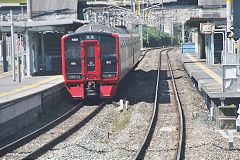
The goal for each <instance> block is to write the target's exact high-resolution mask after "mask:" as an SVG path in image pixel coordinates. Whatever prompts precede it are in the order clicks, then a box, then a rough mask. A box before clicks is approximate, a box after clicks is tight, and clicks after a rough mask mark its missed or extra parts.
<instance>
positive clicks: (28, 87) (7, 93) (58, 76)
mask: <svg viewBox="0 0 240 160" xmlns="http://www.w3.org/2000/svg"><path fill="white" fill-rule="evenodd" d="M60 77H62V75H57V76H54V77H51V78H49V79H46V80H44V81H41V82H38V83H35V84H32V85H28V86H25V87H23V88H20V89H17V90H14V91H10V92H6V93H3V94H0V97H3V96H8V95H11V94H13V93H18V92H21V91H25V90H27V89H30V88H33V87H37V86H39V85H41V84H44V83H47V82H50V81H53V80H55V79H57V78H60Z"/></svg>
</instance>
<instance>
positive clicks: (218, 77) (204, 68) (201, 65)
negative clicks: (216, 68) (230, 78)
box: [185, 53, 222, 84]
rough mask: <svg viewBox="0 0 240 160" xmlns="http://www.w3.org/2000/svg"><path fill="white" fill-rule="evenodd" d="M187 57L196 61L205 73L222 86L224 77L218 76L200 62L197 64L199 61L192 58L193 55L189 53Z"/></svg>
mask: <svg viewBox="0 0 240 160" xmlns="http://www.w3.org/2000/svg"><path fill="white" fill-rule="evenodd" d="M185 55H186V56H187V57H188V58H190V59H191V60H192V61H195V64H196V65H197V66H198V67H200V68H201V69H202V70H203V71H204V72H206V73H207V74H208V75H209V76H211V77H212V78H213V79H215V80H216V81H217V82H218V83H219V84H222V77H220V76H219V75H218V74H216V73H215V72H213V71H211V70H210V69H209V68H207V67H206V66H204V65H203V64H202V63H200V62H196V61H197V59H196V58H194V57H193V56H191V54H190V53H189V54H188V53H185Z"/></svg>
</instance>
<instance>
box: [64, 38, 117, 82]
mask: <svg viewBox="0 0 240 160" xmlns="http://www.w3.org/2000/svg"><path fill="white" fill-rule="evenodd" d="M84 41H99V42H100V61H101V62H100V64H101V65H100V66H101V73H99V74H100V75H101V78H102V79H113V78H116V75H117V54H116V53H117V50H116V38H115V37H113V36H112V35H102V34H100V35H85V34H80V35H74V36H71V35H70V36H69V37H68V38H66V39H65V40H64V48H65V52H64V53H65V69H66V76H67V79H68V80H80V79H82V78H83V76H82V73H83V69H84V68H83V67H84V66H83V64H82V60H83V58H84V57H83V55H82V53H81V43H82V42H84ZM89 47H90V46H89ZM91 53H92V52H91ZM87 54H88V53H87ZM89 56H90V55H87V57H89ZM92 70H93V69H92Z"/></svg>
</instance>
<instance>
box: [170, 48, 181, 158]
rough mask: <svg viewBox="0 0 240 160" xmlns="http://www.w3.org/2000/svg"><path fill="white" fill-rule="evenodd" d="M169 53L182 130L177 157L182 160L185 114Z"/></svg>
mask: <svg viewBox="0 0 240 160" xmlns="http://www.w3.org/2000/svg"><path fill="white" fill-rule="evenodd" d="M166 55H167V59H168V66H169V70H170V74H171V77H172V83H173V88H174V92H175V97H176V100H177V103H178V111H179V119H180V131H179V142H178V149H177V156H176V159H177V160H180V159H183V156H184V153H183V152H184V151H183V150H184V148H183V134H184V115H183V109H182V104H181V101H180V98H179V95H178V90H177V87H176V83H175V78H174V75H173V71H172V65H171V62H170V59H169V56H168V51H167V53H166Z"/></svg>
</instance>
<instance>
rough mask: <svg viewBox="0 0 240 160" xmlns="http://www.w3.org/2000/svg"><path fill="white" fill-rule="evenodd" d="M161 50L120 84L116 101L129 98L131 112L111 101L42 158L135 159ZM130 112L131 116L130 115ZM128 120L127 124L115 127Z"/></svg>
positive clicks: (144, 61) (151, 98) (143, 131)
mask: <svg viewBox="0 0 240 160" xmlns="http://www.w3.org/2000/svg"><path fill="white" fill-rule="evenodd" d="M158 54H159V51H156V50H155V51H151V52H150V53H148V54H147V55H146V57H145V58H144V59H143V61H142V62H141V63H140V64H139V65H138V66H137V68H136V69H135V71H132V72H131V73H130V74H129V75H128V76H127V77H126V78H125V79H124V80H123V81H122V82H121V84H120V85H119V88H118V93H117V95H116V98H115V99H114V101H116V102H118V101H119V100H120V99H125V98H126V99H127V100H129V103H130V108H129V110H128V111H124V112H121V113H120V112H119V111H117V109H116V108H115V107H114V106H113V105H112V104H109V105H107V106H105V107H104V109H103V110H102V111H101V112H100V113H99V114H98V115H97V116H96V117H94V118H93V119H92V120H91V121H90V122H89V123H88V124H87V125H85V126H84V127H83V128H81V129H80V130H79V131H78V132H76V133H75V134H74V135H72V136H71V137H70V138H68V139H67V140H66V141H64V142H63V143H60V144H59V145H57V146H56V147H54V148H53V149H52V150H51V151H49V152H48V153H47V154H45V155H43V156H42V157H40V158H39V159H132V158H133V157H134V156H135V154H136V151H137V149H138V147H139V146H140V144H141V142H142V139H143V137H144V135H145V132H146V130H147V127H148V123H149V121H150V118H151V114H152V109H153V102H154V92H155V84H156V77H157V67H158ZM127 115H130V116H129V117H128V116H127ZM116 120H117V121H122V122H124V121H125V123H124V124H125V127H122V128H121V127H115V125H116V124H115V123H116Z"/></svg>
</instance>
